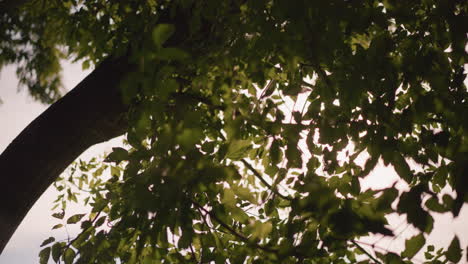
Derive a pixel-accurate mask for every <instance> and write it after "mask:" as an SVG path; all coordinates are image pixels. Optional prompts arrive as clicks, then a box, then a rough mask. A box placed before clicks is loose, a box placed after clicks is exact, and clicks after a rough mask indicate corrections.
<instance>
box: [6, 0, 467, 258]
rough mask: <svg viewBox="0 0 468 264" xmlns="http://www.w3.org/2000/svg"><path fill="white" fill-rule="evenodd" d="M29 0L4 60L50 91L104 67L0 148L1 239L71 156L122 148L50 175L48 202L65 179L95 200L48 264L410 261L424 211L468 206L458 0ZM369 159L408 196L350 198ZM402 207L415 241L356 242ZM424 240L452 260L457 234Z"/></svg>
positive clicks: (35, 86)
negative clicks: (390, 173) (66, 70)
mask: <svg viewBox="0 0 468 264" xmlns="http://www.w3.org/2000/svg"><path fill="white" fill-rule="evenodd" d="M23 2H25V3H24V4H23V3H20V2H12V1H10V2H8V1H7V2H3V3H2V4H3V8H2V9H1V10H2V11H0V12H2V13H1V16H0V17H1V19H2V23H1V31H0V32H1V34H2V38H1V42H0V43H1V45H0V48H1V51H2V53H1V56H0V63H1V64H5V63H17V64H18V65H20V66H19V68H18V73H19V76H20V81H21V83H22V84H24V85H25V86H27V87H28V89H29V91H30V93H31V95H32V96H34V97H35V98H37V99H39V100H41V101H43V102H45V103H50V102H53V101H55V100H56V99H57V98H59V94H60V78H59V76H60V75H59V73H60V63H59V62H60V59H63V58H73V59H74V60H76V61H79V60H82V61H83V67H85V68H86V67H89V66H90V65H96V69H95V70H94V71H93V73H91V74H90V75H89V76H88V77H87V78H86V79H85V80H83V81H82V82H81V83H80V84H79V85H78V86H77V87H76V88H75V89H74V90H73V91H72V92H70V93H69V94H67V95H66V96H64V97H63V98H62V99H60V100H58V101H57V102H56V103H54V104H53V105H52V106H51V107H50V108H49V109H48V110H47V111H46V112H45V113H44V114H42V115H41V116H40V117H39V118H38V119H36V120H35V121H34V122H33V123H31V125H29V126H28V127H27V128H26V129H25V130H24V131H23V132H22V133H21V134H20V135H19V136H18V138H17V139H15V141H14V142H13V143H12V144H11V145H10V146H9V147H8V148H7V150H6V151H5V152H4V153H3V154H2V155H1V156H0V171H1V173H2V175H3V176H2V185H3V183H5V184H6V185H4V186H6V187H4V188H3V189H5V190H2V191H3V192H2V193H1V194H0V199H1V201H2V211H1V214H0V225H1V226H0V228H2V230H6V232H4V233H3V234H5V235H3V234H2V235H1V237H0V245H1V248H3V247H4V245H5V244H6V243H7V241H8V239H9V237H10V236H11V235H12V233H13V232H14V230H15V229H16V227H17V226H18V224H19V223H20V222H21V220H22V218H23V217H24V215H25V214H26V212H27V211H28V210H29V208H30V207H31V206H32V204H33V203H34V201H35V200H36V199H37V198H38V197H39V196H40V194H41V193H42V192H43V191H44V190H45V189H46V188H47V187H48V186H50V185H51V184H52V183H53V182H54V181H55V180H56V179H57V177H58V176H59V174H60V173H61V172H62V171H63V170H64V169H65V168H66V167H67V166H68V165H69V164H70V163H71V162H72V161H73V160H74V159H75V158H76V157H77V156H78V155H79V154H80V153H81V152H82V151H83V150H85V149H86V148H87V147H89V146H91V145H93V144H95V143H97V142H101V141H103V140H106V139H109V138H111V137H115V136H117V135H121V134H125V135H126V143H127V146H128V148H115V149H114V151H113V152H112V153H110V155H109V156H108V157H107V158H106V160H105V161H96V160H93V161H91V162H89V163H86V162H80V163H79V164H77V165H75V167H72V169H71V171H72V174H71V175H70V176H69V177H59V179H58V181H57V182H56V183H55V185H56V186H57V188H58V189H59V190H61V191H64V195H61V196H60V197H59V199H58V200H57V201H58V202H59V203H58V206H61V207H59V208H58V209H65V207H66V203H67V200H71V201H78V199H77V193H75V191H74V189H73V188H72V187H70V186H72V185H73V184H76V186H78V188H79V189H80V190H81V191H82V193H83V194H82V195H85V196H86V197H84V198H83V200H82V203H85V204H89V205H90V206H91V207H92V210H91V212H90V213H89V215H88V214H79V215H74V216H71V217H70V218H68V219H67V220H66V223H68V224H75V223H78V222H80V223H81V227H82V233H81V234H79V235H78V236H77V237H76V238H75V239H73V240H71V241H69V242H63V241H57V242H55V243H54V244H51V243H52V242H54V241H55V239H54V238H50V239H47V240H46V241H44V243H43V246H44V249H43V251H41V254H40V258H41V262H42V263H46V262H47V260H48V259H49V257H50V255H52V258H53V259H54V260H55V261H58V260H59V259H60V258H62V259H63V260H64V261H65V263H75V262H76V263H114V262H115V261H116V259H119V260H120V261H121V262H122V263H153V262H155V263H186V262H188V263H212V262H216V263H227V262H229V263H349V262H356V261H357V259H359V258H362V257H363V256H364V258H367V259H368V261H371V262H379V261H382V262H385V263H387V262H388V263H404V262H405V261H406V262H409V261H410V260H411V258H412V257H413V256H414V255H415V254H416V253H417V252H418V251H419V250H420V249H421V248H422V247H423V246H424V245H425V235H427V234H428V233H430V232H431V231H432V224H433V219H432V216H431V214H430V213H431V212H451V213H452V214H453V215H454V216H457V215H458V213H459V212H460V209H461V207H462V206H463V204H464V202H467V201H468V195H467V190H468V189H467V186H468V178H467V176H466V173H467V166H468V165H467V164H468V160H467V157H468V155H467V152H468V138H467V135H468V134H467V124H468V120H467V117H466V115H464V114H463V113H466V112H467V110H468V107H467V89H466V86H465V85H464V80H465V74H464V69H463V67H464V64H465V61H466V53H465V47H466V33H467V32H466V28H465V27H463V21H465V19H466V11H467V8H468V6H467V5H466V3H465V2H464V1H455V0H454V1H431V0H425V1H413V2H411V3H405V4H402V3H400V2H398V1H393V0H386V1H338V0H336V1H299V0H297V1H286V0H274V1H269V0H258V1H247V0H230V1H192V0H178V1H175V0H174V1H153V0H148V1H130V0H126V1H103V0H90V1H76V0H68V1H48V2H45V1H23ZM288 101H292V102H294V103H291V104H288V103H287V102H288ZM291 105H293V106H291ZM288 107H289V108H292V109H287V108H288ZM364 154H368V158H367V160H366V162H365V164H362V165H360V164H358V163H357V162H356V158H357V157H358V156H359V155H364ZM339 155H340V156H343V157H345V158H340V159H339V158H338V156H339ZM25 160H26V162H27V163H28V165H27V166H24V163H25ZM379 160H383V162H384V164H385V165H391V166H393V167H394V168H395V170H396V172H397V173H398V175H399V176H400V177H401V179H402V180H403V181H406V182H407V183H408V184H409V185H410V186H411V188H410V190H408V191H405V192H401V193H399V192H398V190H397V189H396V188H395V187H389V188H386V189H383V190H365V191H364V190H361V188H360V181H361V180H362V179H364V178H365V177H366V176H367V175H368V174H369V173H370V172H371V171H372V170H373V168H374V167H375V166H376V164H377V162H378V161H379ZM107 168H110V173H109V175H110V176H109V179H108V180H106V181H104V180H102V178H100V175H101V174H103V173H104V174H105V173H107V172H106V171H107V170H106V169H107ZM77 172H79V173H77ZM11 175H13V176H11ZM446 185H449V186H450V187H451V188H453V189H454V190H455V192H456V195H455V196H454V197H452V195H448V194H446V195H444V196H443V197H440V196H441V195H440V194H439V193H440V191H441V189H442V188H444V187H445V186H446ZM395 200H398V202H396V204H395V205H392V204H393V202H394V201H395ZM6 201H8V203H7V202H6ZM80 202H81V199H80ZM395 212H396V213H398V214H401V215H406V218H407V221H408V222H409V223H410V224H412V225H413V226H415V227H416V228H418V229H419V230H420V231H421V233H420V234H419V235H417V236H415V237H413V238H411V239H409V240H408V241H407V242H406V249H405V251H403V252H402V253H401V254H399V253H398V254H396V253H391V252H386V253H376V256H374V255H372V254H370V253H369V252H366V251H365V250H364V249H363V248H362V247H361V246H360V244H359V241H358V238H359V237H362V236H365V235H367V234H369V233H378V234H383V235H387V236H391V235H393V232H392V230H390V229H389V228H388V227H387V226H386V218H385V216H386V215H388V214H390V213H395ZM54 216H56V217H57V218H59V219H63V217H64V214H63V213H60V212H59V213H55V214H54ZM104 223H107V226H109V227H108V228H106V227H103V224H104ZM60 226H61V225H57V226H56V228H59V227H60ZM433 250H434V249H433V247H432V248H431V249H429V250H428V252H427V254H426V257H427V258H428V259H430V260H431V261H434V262H437V261H443V260H448V261H452V262H458V261H459V260H460V259H461V249H460V243H459V242H458V238H456V237H455V238H454V240H453V242H452V244H451V245H450V246H449V248H448V249H447V250H443V249H441V250H439V251H437V252H433ZM361 255H362V256H361ZM379 259H380V260H379Z"/></svg>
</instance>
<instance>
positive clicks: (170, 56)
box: [156, 48, 190, 61]
mask: <svg viewBox="0 0 468 264" xmlns="http://www.w3.org/2000/svg"><path fill="white" fill-rule="evenodd" d="M156 58H158V59H161V60H176V61H181V60H185V59H188V58H190V55H189V54H188V53H187V52H185V51H183V50H181V49H179V48H162V49H160V50H159V51H158V53H157V54H156Z"/></svg>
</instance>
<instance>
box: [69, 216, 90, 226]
mask: <svg viewBox="0 0 468 264" xmlns="http://www.w3.org/2000/svg"><path fill="white" fill-rule="evenodd" d="M85 215H86V214H75V215H72V216H70V217H69V218H68V219H67V224H76V223H77V222H79V221H80V220H81V218H83V216H85Z"/></svg>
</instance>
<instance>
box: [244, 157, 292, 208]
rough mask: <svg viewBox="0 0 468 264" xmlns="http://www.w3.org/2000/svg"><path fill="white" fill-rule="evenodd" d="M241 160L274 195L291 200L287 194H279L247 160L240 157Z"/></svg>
mask: <svg viewBox="0 0 468 264" xmlns="http://www.w3.org/2000/svg"><path fill="white" fill-rule="evenodd" d="M241 161H242V163H243V164H244V165H245V167H247V169H249V170H250V171H251V172H252V173H253V174H254V175H255V177H257V178H258V179H259V180H260V181H261V182H262V183H263V184H265V185H266V186H267V187H268V188H269V189H270V190H271V191H272V192H273V193H275V194H276V195H278V196H279V197H281V198H283V199H285V200H288V201H292V200H293V198H291V197H289V196H285V195H283V194H281V193H280V192H278V190H276V189H275V188H274V187H273V186H272V185H271V184H269V183H268V182H267V181H266V180H265V179H264V178H263V177H262V175H261V174H260V173H259V172H258V171H257V170H256V169H255V168H254V167H253V166H252V165H250V163H249V162H248V161H246V160H245V159H242V160H241Z"/></svg>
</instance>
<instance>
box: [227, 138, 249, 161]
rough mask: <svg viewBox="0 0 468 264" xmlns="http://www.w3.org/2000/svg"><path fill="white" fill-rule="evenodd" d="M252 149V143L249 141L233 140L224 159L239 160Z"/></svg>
mask: <svg viewBox="0 0 468 264" xmlns="http://www.w3.org/2000/svg"><path fill="white" fill-rule="evenodd" d="M251 148H252V142H251V141H250V140H235V141H233V142H231V144H229V147H228V151H227V153H226V158H228V159H231V160H241V159H243V158H244V157H245V156H246V155H247V152H248V151H249V150H250V149H251Z"/></svg>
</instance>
